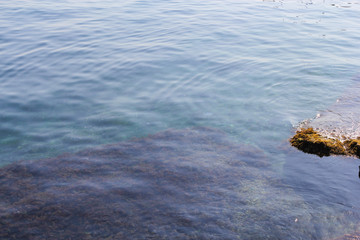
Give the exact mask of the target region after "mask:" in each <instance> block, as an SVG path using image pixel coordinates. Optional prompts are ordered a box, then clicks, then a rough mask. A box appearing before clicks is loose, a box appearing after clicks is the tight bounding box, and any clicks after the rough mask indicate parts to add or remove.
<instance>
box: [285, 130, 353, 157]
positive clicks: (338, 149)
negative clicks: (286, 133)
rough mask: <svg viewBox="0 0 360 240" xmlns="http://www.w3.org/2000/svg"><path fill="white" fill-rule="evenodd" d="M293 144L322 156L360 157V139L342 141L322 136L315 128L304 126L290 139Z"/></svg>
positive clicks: (304, 150) (307, 151)
mask: <svg viewBox="0 0 360 240" xmlns="http://www.w3.org/2000/svg"><path fill="white" fill-rule="evenodd" d="M290 143H291V145H292V146H294V147H296V148H298V149H300V150H301V151H303V152H306V153H312V154H316V155H318V156H320V157H323V156H330V155H348V156H356V157H358V158H360V140H359V139H348V140H345V141H340V140H339V139H336V138H328V137H324V136H322V135H321V134H320V133H319V132H317V131H315V130H314V129H313V128H306V129H305V128H303V129H300V130H298V131H297V132H296V134H295V135H294V136H293V137H292V138H291V139H290Z"/></svg>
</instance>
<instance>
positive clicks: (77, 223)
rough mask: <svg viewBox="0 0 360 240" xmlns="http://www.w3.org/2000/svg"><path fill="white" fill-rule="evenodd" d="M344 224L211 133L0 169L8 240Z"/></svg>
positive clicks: (192, 235) (262, 231)
mask: <svg viewBox="0 0 360 240" xmlns="http://www.w3.org/2000/svg"><path fill="white" fill-rule="evenodd" d="M331 211H333V210H332V209H331ZM334 215H336V216H337V218H333V217H332V216H334ZM348 217H349V214H348V213H347V212H346V213H344V214H343V215H342V214H339V212H336V211H334V212H328V211H324V212H322V211H317V212H316V214H314V209H313V208H312V207H311V206H309V205H307V203H305V202H304V200H303V198H302V197H300V196H298V195H297V194H295V192H294V191H293V190H292V189H290V188H289V187H288V186H286V185H285V186H284V184H283V183H282V181H281V178H279V176H278V175H277V174H276V173H275V172H274V171H273V170H272V166H271V164H270V163H269V162H268V158H267V157H266V155H265V154H264V153H263V152H262V151H261V150H259V149H258V148H255V147H251V146H248V145H243V144H239V143H236V142H234V141H231V140H230V139H229V138H228V137H227V136H226V134H224V133H223V132H221V131H218V130H214V129H210V128H191V129H184V130H167V131H164V132H160V133H157V134H154V135H151V136H148V137H145V138H140V139H134V140H131V141H126V142H121V143H116V144H109V145H104V146H100V147H97V148H93V149H88V150H84V151H81V152H78V153H74V154H64V155H61V156H58V157H55V158H49V159H42V160H33V161H21V162H17V163H13V164H10V165H8V166H5V167H3V168H0V239H7V240H11V239H22V240H26V239H29V240H30V239H31V240H40V239H57V240H62V239H64V240H65V239H86V240H90V239H324V237H327V236H332V235H330V234H328V233H329V232H330V231H332V234H333V235H335V233H336V234H337V235H341V234H343V233H344V232H345V230H344V229H345V228H346V226H348V225H349V224H347V223H348V222H347V220H346V219H347V218H348ZM324 221H326V223H327V224H328V225H320V226H319V223H322V222H324ZM335 227H337V228H338V229H339V230H337V231H335V232H334V228H335ZM319 228H321V231H319ZM350 230H352V229H350Z"/></svg>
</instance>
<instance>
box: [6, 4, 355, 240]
mask: <svg viewBox="0 0 360 240" xmlns="http://www.w3.org/2000/svg"><path fill="white" fill-rule="evenodd" d="M0 12H1V15H0V165H2V166H6V165H8V164H10V163H16V162H18V161H20V160H24V161H25V162H31V161H30V160H33V159H42V158H48V157H55V156H58V155H60V154H63V153H75V152H77V151H80V150H84V149H91V148H94V147H97V146H99V145H104V144H109V143H115V142H125V143H126V142H128V141H129V139H133V138H138V137H145V136H147V135H149V134H155V133H158V132H162V131H164V130H166V129H180V131H181V129H188V128H192V127H204V126H205V127H210V128H211V129H219V130H221V131H223V132H224V133H225V134H226V135H227V137H228V138H229V139H231V141H233V144H239V146H248V147H249V148H250V149H257V150H259V151H262V152H263V155H261V157H257V156H254V157H252V159H253V161H254V162H256V161H259V162H262V161H264V159H267V161H266V162H267V163H269V165H266V166H264V165H261V164H259V166H256V168H255V170H254V171H259V172H260V173H259V174H257V175H256V176H259V175H263V174H261V172H262V171H264V172H267V171H270V172H271V174H269V175H271V176H272V174H274V176H272V177H271V179H272V180H273V181H275V180H276V182H277V181H280V182H281V184H279V185H276V190H274V191H272V190H271V191H270V190H264V189H266V186H268V183H267V180H266V179H265V180H264V177H263V176H262V177H259V178H256V177H255V179H256V180H253V181H249V179H252V178H247V177H244V176H243V177H241V176H239V180H238V182H232V181H230V180H229V179H228V178H226V177H222V176H223V175H224V174H223V173H221V174H220V173H219V175H218V176H221V177H219V178H220V180H219V182H218V183H217V184H215V185H211V186H212V187H214V188H221V186H224V189H225V190H226V196H227V197H228V198H225V199H226V200H224V201H225V203H226V204H219V205H216V204H215V205H211V204H210V205H208V208H207V207H204V208H200V207H199V206H197V208H198V209H199V211H200V213H201V212H202V211H203V212H204V213H205V212H208V211H210V210H209V208H211V209H213V208H215V207H218V208H219V209H220V210H221V209H223V210H224V212H225V213H224V214H223V215H222V214H220V213H221V211H219V212H220V213H219V214H217V215H216V216H217V217H216V218H214V219H212V220H207V221H210V222H211V224H209V225H208V227H206V228H205V227H204V228H201V227H199V226H198V227H199V228H201V229H202V231H203V232H206V234H205V235H201V234H200V235H196V234H195V233H194V231H195V230H194V231H193V230H191V231H190V230H189V229H187V230H183V233H184V234H185V235H186V234H187V235H186V236H187V237H189V238H191V236H195V237H198V238H202V237H203V238H207V239H209V238H211V237H212V238H220V239H221V238H230V239H232V238H236V237H239V238H240V239H241V238H243V239H256V238H259V239H281V238H282V239H284V238H287V239H291V238H292V239H332V238H336V237H338V236H340V235H342V234H345V233H352V232H354V231H356V230H359V229H360V224H359V219H360V217H359V216H360V215H359V214H360V209H359V207H358V206H359V203H360V202H359V200H358V199H359V196H360V185H359V184H360V182H359V179H358V165H359V161H358V160H357V159H352V158H341V157H328V158H319V157H317V156H312V155H308V154H304V153H301V152H298V151H297V150H295V149H292V148H290V147H289V145H288V143H287V139H288V138H289V137H290V136H291V135H292V134H293V131H294V127H295V126H297V125H298V124H299V122H301V121H303V120H304V119H309V118H313V117H315V116H316V114H317V113H318V112H321V111H325V110H326V109H328V108H330V109H331V106H333V104H334V103H336V100H337V99H339V98H340V99H343V98H344V96H348V94H347V93H349V91H350V92H351V94H350V95H351V96H354V98H355V99H356V97H357V98H358V95H357V91H356V89H359V79H360V78H359V66H360V59H359V56H360V22H359V16H360V2H359V1H356V0H349V1H338V0H334V1H326V0H324V1H320V0H313V1H310V0H309V1H308V0H302V1H300V0H297V1H295V0H294V1H254V0H251V1H250V0H242V1H235V0H226V1H216V0H214V1H213V0H211V1H193V0H190V1H171V0H170V1H169V0H167V1H162V0H159V1H158V0H155V1H130V0H129V1H121V2H118V1H113V0H108V1H88V0H79V1H76V2H73V1H61V2H59V1H33V0H30V1H7V2H1V3H0ZM354 89H355V90H354ZM349 102H350V103H351V104H350V106H348V105H347V109H350V110H349V111H352V112H354V114H355V116H357V115H359V112H357V113H356V112H355V111H356V109H358V108H357V107H356V103H358V100H353V98H351V99H350V101H349ZM344 114H348V112H347V113H346V112H344ZM329 115H330V119H331V120H333V118H331V114H329ZM186 131H187V130H186ZM209 131H210V130H209ZM211 131H212V130H211ZM211 131H210V132H209V134H211ZM175 132H176V131H175ZM201 134H204V133H201ZM205 134H206V132H205ZM171 136H172V135H171ZM149 139H153V141H154V143H157V142H158V140H157V139H156V138H152V137H150V138H149ZM195 139H196V138H195ZM194 141H195V140H194ZM172 144H173V147H174V149H178V150H177V151H179V149H181V148H182V147H189V146H191V144H192V142H191V141H190V140H189V141H188V142H186V141H185V142H184V141H178V142H177V141H175V142H174V143H172ZM184 144H185V145H186V144H188V146H184ZM155 145H156V144H155ZM105 148H106V147H105ZM131 149H132V148H131ZM135 149H136V151H141V150H139V149H138V148H135ZM201 149H202V148H201ZM201 149H199V152H201V151H202V150H201ZM124 151H125V150H124ZM148 151H149V152H151V151H152V150H151V149H150V150H149V149H148ZM220 153H222V154H224V152H221V151H220V152H219V154H220ZM141 154H145V153H141ZM169 154H170V153H169ZM230 155H231V154H230ZM76 156H78V155H76ZM131 156H132V157H133V155H131ZM169 156H172V155H171V154H170V155H169ZM191 156H192V157H191V158H190V159H193V161H196V157H194V156H196V151H195V152H194V153H192V155H191ZM132 157H131V159H132ZM228 157H229V156H228ZM171 159H177V158H173V156H172V157H171ZM104 161H105V160H104ZM119 161H120V160H119ZM123 161H125V160H123ZM241 161H244V160H242V159H241V158H240V159H239V162H241ZM105 162H106V161H105ZM125 162H126V161H125ZM156 163H157V162H156V161H155V162H153V163H152V164H153V165H156ZM31 164H34V165H35V166H36V161H35V162H34V163H33V162H31ZM194 164H195V165H196V164H197V163H194ZM198 164H200V163H198ZM219 164H220V166H221V167H223V168H224V169H227V167H226V166H225V165H221V162H220V163H219ZM40 165H41V164H40ZM153 165H151V166H153ZM200 165H201V164H200ZM132 167H136V165H135V166H132ZM176 167H177V165H176V164H174V165H171V164H170V165H166V168H165V169H170V170H171V169H172V170H174V169H175V168H176ZM221 167H220V169H222V168H221ZM131 169H132V168H131ZM199 169H200V170H199ZM201 169H202V170H201ZM206 169H207V168H206V167H204V166H203V165H201V167H199V168H198V170H199V172H198V174H200V173H205V172H206V171H207V170H206ZM244 169H246V168H244ZM49 171H50V170H49ZM224 171H225V170H224ZM234 171H235V170H234ZM242 171H246V170H239V172H236V171H235V172H232V173H233V174H234V175H231V176H235V175H236V174H235V173H239V174H240V173H241V172H242ZM120 172H121V174H125V175H129V179H131V174H130V172H131V171H130V170H129V172H126V171H125V172H124V171H120ZM225 172H226V171H225ZM183 174H185V173H183ZM3 176H5V175H3ZM6 176H7V175H6ZM146 176H147V177H146V179H148V182H146V181H143V182H141V184H143V185H146V184H149V185H151V184H150V183H149V182H151V181H152V180H151V178H150V177H149V176H152V175H151V174H150V175H149V176H148V175H146ZM186 176H187V175H186V174H185V175H184V176H183V177H184V178H186ZM188 177H190V174H189V176H188ZM149 179H150V180H149ZM135 180H136V178H134V179H132V180H128V181H135ZM84 181H85V180H84ZM88 181H89V182H91V181H90V180H88ZM124 181H125V180H124ZM125 182H126V181H125ZM161 182H162V183H164V184H165V186H166V183H167V182H169V181H168V180H167V179H166V177H165V178H163V179H162V180H161ZM230 182H231V183H232V184H233V186H235V187H236V186H237V187H238V188H239V189H242V190H241V191H240V192H241V193H242V194H245V193H246V194H248V195H246V197H245V198H246V199H257V197H259V199H262V201H260V204H258V205H252V204H250V203H249V202H247V201H242V202H241V204H243V208H242V207H237V205H236V204H240V203H239V202H237V201H233V199H234V198H235V199H239V196H238V195H237V194H239V192H237V191H236V190H234V189H233V191H234V192H233V193H232V192H231V191H230V188H228V184H229V183H230ZM246 182H248V184H247V185H246V184H245V183H246ZM54 184H55V183H54ZM67 184H69V185H71V186H73V185H74V184H75V185H76V182H75V183H74V182H72V183H71V184H70V183H67ZM111 184H113V185H116V181H115V182H114V181H112V183H111ZM119 184H120V183H119ZM141 184H140V185H141ZM188 184H189V187H190V186H191V183H188ZM80 185H81V184H80ZM240 185H241V186H240ZM104 186H105V185H101V184H100V185H99V186H98V188H104V189H108V188H107V187H104ZM106 186H107V185H106ZM261 186H262V187H261ZM257 187H258V188H259V189H260V188H261V189H263V190H261V191H260V190H256V189H258V188H257ZM168 188H169V189H171V188H172V185H171V184H169V185H168ZM51 189H52V188H51ZM129 189H131V188H129ZM129 189H128V190H129ZM184 189H186V186H183V188H178V189H176V190H177V191H178V192H177V194H180V195H181V193H184V194H195V195H197V194H200V192H199V191H197V190H196V191H186V190H184ZM224 189H223V191H225V190H224ZM244 189H253V190H252V191H250V190H249V191H246V190H244ZM268 189H274V188H273V186H271V187H270V186H269V188H268ZM52 190H53V189H52ZM129 191H131V190H129ZM136 191H138V190H136ZM144 191H145V190H144ZM173 191H175V190H173ZM219 191H220V190H219ZM229 191H230V192H229ZM277 191H280V192H281V193H278V192H277ZM160 192H161V193H163V192H162V191H160ZM175 192H176V191H175ZM153 194H154V193H153ZM232 194H233V195H232ZM230 196H231V197H230ZM275 196H281V197H280V200H279V199H278V198H279V197H278V198H277V199H278V200H277V201H275V200H272V201H269V202H266V201H264V199H266V198H269V199H271V198H275ZM206 197H209V198H210V196H209V195H206ZM211 197H213V195H211ZM123 198H126V196H125V197H123ZM164 198H165V197H164ZM197 198H199V199H201V198H200V197H199V196H197ZM169 199H171V198H170V197H169V198H168V199H167V200H166V198H165V200H164V201H165V202H166V201H170V200H169ZM292 200H294V201H292ZM154 201H155V200H154ZM254 201H255V200H254ZM2 204H3V203H2ZM7 204H9V203H7ZM144 204H145V206H146V203H144ZM186 204H188V205H186ZM0 206H7V205H1V204H0ZM175 206H178V209H177V211H178V213H179V212H180V213H184V212H186V211H190V210H189V209H192V205H191V204H190V203H188V202H186V201H184V202H180V203H177V204H172V205H171V204H170V205H168V207H169V208H172V207H174V208H176V207H175ZM179 206H181V207H179ZM246 206H249V208H246ZM254 206H256V207H254ZM254 208H255V209H258V210H259V209H266V210H264V211H263V214H264V216H267V217H264V218H261V219H257V218H256V217H252V216H255V214H254V215H252V214H249V215H246V213H247V210H249V209H254ZM2 209H5V207H4V208H2ZM159 209H160V207H159ZM228 209H231V210H232V211H235V212H238V213H239V215H237V218H236V217H232V218H231V221H230V222H232V223H233V224H234V226H232V227H231V228H229V227H226V226H227V225H226V223H227V220H225V218H226V217H227V216H228V215H227V212H226V211H228ZM244 209H247V210H244ZM269 209H270V210H269ZM169 211H170V210H169ZM190 212H191V211H190ZM1 214H2V215H1ZM9 214H10V215H11V213H9V212H6V211H3V213H1V212H0V215H1V216H9ZM153 214H154V215H156V214H155V213H153ZM256 215H258V214H256ZM272 215H273V216H275V217H274V218H269V216H272ZM149 216H152V215H151V214H149ZM239 216H243V218H245V219H246V221H242V222H237V221H236V219H240V218H239ZM244 216H247V217H244ZM299 216H300V217H299ZM301 216H303V217H302V218H301ZM183 217H184V218H185V219H186V220H187V221H194V222H196V221H198V223H199V222H201V221H205V220H204V218H200V217H199V218H197V217H194V215H192V214H190V213H189V215H186V214H185V215H184V216H183ZM216 219H218V220H219V222H217V221H216ZM226 219H228V218H226ZM234 219H235V220H234ZM251 219H252V220H251ZM134 221H135V220H134ZM147 221H148V219H144V218H143V219H141V218H140V222H144V223H145V222H147ZM161 221H165V220H164V219H162V218H161V217H159V218H158V221H157V222H156V223H158V225H156V223H155V225H154V226H153V228H154V229H155V230H154V231H155V232H156V231H157V234H159V235H156V236H158V237H159V236H160V237H162V238H171V237H182V238H183V237H184V236H185V235H184V236H183V235H173V234H172V233H171V232H170V230H168V229H167V228H161V227H159V226H161V224H160V223H159V222H161ZM169 221H170V222H171V224H175V225H174V226H176V223H174V222H175V220H174V219H170V220H169ZM287 221H288V222H289V225H287V224H285V222H287ZM222 223H224V224H222ZM237 223H238V225H236V224H237ZM296 224H298V227H297V225H296ZM180 225H181V224H180ZM269 226H272V227H269ZM175 228H176V227H175ZM172 229H173V228H172ZM194 229H196V226H195V225H194ZM259 229H261V231H259ZM274 229H276V230H274ZM168 231H169V232H168ZM179 231H180V230H179ZM111 233H114V231H110V232H109V234H110V236H111ZM211 233H213V235H212V234H211ZM91 234H93V236H98V237H99V236H101V237H105V235H101V234H100V235H99V234H98V232H97V233H96V234H98V235H96V234H95V233H94V232H91ZM191 234H195V235H191ZM0 236H1V235H0ZM144 236H147V235H146V233H143V235H141V234H140V235H137V236H134V237H137V238H144Z"/></svg>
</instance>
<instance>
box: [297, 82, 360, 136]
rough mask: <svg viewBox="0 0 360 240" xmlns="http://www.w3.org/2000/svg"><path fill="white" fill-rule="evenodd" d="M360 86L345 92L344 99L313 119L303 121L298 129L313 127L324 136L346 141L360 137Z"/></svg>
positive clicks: (337, 101)
mask: <svg viewBox="0 0 360 240" xmlns="http://www.w3.org/2000/svg"><path fill="white" fill-rule="evenodd" d="M359 93H360V85H359V84H357V85H355V86H353V87H351V88H350V89H349V90H348V91H346V92H345V94H344V95H343V97H341V98H339V99H337V100H336V102H335V103H334V104H333V105H332V106H330V107H329V109H327V110H325V111H322V112H319V113H318V114H317V115H316V117H314V118H313V119H306V120H304V121H302V122H301V123H300V124H299V126H298V129H300V128H309V127H312V128H313V129H314V130H316V131H317V132H319V133H320V134H321V135H322V136H325V137H328V138H334V139H339V140H340V141H345V140H347V139H356V138H359V137H360V96H359V95H358V94H359Z"/></svg>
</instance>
